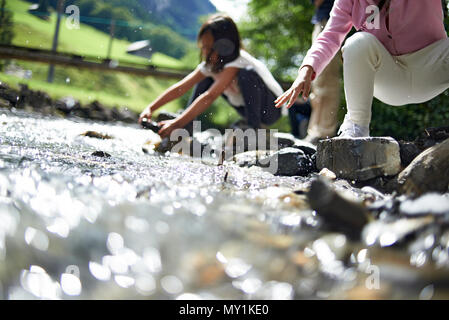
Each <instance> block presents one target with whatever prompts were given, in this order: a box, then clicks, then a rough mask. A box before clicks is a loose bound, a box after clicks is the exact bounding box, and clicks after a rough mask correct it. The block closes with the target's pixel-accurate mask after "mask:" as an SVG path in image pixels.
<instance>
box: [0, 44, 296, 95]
mask: <svg viewBox="0 0 449 320" xmlns="http://www.w3.org/2000/svg"><path fill="white" fill-rule="evenodd" d="M0 59H17V60H25V61H35V62H41V63H48V64H54V65H60V66H70V67H76V68H83V69H89V70H96V71H109V72H123V73H128V74H134V75H138V76H144V77H145V76H151V77H156V78H165V79H175V80H179V79H182V78H184V77H185V76H186V75H188V74H189V73H190V72H191V71H192V70H180V69H173V68H163V67H156V66H154V65H151V64H148V65H145V64H137V63H132V62H127V61H117V60H110V59H98V57H93V56H80V55H76V54H70V53H61V52H56V53H54V52H52V51H50V50H43V49H34V48H27V47H18V46H4V45H0ZM280 84H281V86H282V87H283V88H284V89H287V88H289V87H290V85H291V83H289V82H285V81H280Z"/></svg>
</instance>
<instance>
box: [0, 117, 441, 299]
mask: <svg viewBox="0 0 449 320" xmlns="http://www.w3.org/2000/svg"><path fill="white" fill-rule="evenodd" d="M89 130H91V131H96V132H101V133H104V134H107V135H109V136H110V137H111V138H112V139H104V140H102V139H96V138H92V137H86V136H82V135H81V134H82V133H83V132H86V131H89ZM151 135H154V134H153V133H152V132H150V131H147V130H142V129H139V128H138V126H137V125H135V126H130V125H123V124H112V125H111V124H98V123H94V122H89V121H86V120H73V119H72V120H66V119H60V118H54V117H45V116H42V115H37V114H29V113H24V112H19V111H8V110H1V111H0V298H1V299H316V298H317V299H375V298H381V299H404V298H406V299H430V298H443V299H446V298H449V291H448V290H447V286H448V285H449V277H448V276H449V272H448V266H449V260H448V247H449V231H448V230H449V229H447V228H445V227H444V226H443V227H439V228H438V230H433V229H428V230H427V231H425V232H422V233H420V234H419V235H418V236H416V237H415V238H414V239H413V240H411V241H409V242H407V243H406V244H402V245H400V246H394V247H390V245H392V244H394V242H395V241H390V243H388V245H386V246H385V245H384V246H383V248H380V246H378V245H377V244H374V243H370V242H368V243H367V241H363V240H362V241H361V242H353V241H351V240H350V239H348V238H347V237H345V236H344V235H343V234H338V233H330V232H326V231H325V230H324V229H323V228H322V221H321V220H320V217H318V216H317V215H316V214H315V212H313V211H312V210H310V208H309V206H308V203H307V201H306V197H305V196H304V195H303V194H301V192H297V193H294V192H293V191H295V190H296V191H298V190H299V191H301V190H306V189H307V188H308V186H309V184H310V180H311V177H309V178H300V177H275V176H273V175H271V174H270V173H267V172H263V171H262V170H261V169H260V168H257V167H253V168H250V169H246V168H240V167H238V166H235V165H232V164H225V165H224V166H216V165H211V164H208V163H207V161H205V162H204V163H202V162H201V161H198V160H193V159H191V158H187V157H181V156H177V155H176V156H175V155H170V156H168V155H167V156H162V155H158V154H153V155H148V154H144V153H143V152H142V145H143V144H144V143H145V141H147V140H148V138H149V137H151ZM96 151H102V152H103V153H97V154H98V155H100V156H95V155H92V154H93V153H94V152H96ZM108 155H110V157H108ZM341 188H342V190H343V189H344V191H345V192H348V193H351V194H352V195H353V196H356V197H359V198H360V199H362V200H363V199H364V198H365V197H373V195H372V194H367V193H363V192H361V191H360V190H359V189H355V188H352V187H351V186H350V185H349V184H342V186H341ZM387 238H388V235H384V242H385V241H387V242H388V241H389V240H391V236H390V238H388V239H387ZM373 242H374V241H373Z"/></svg>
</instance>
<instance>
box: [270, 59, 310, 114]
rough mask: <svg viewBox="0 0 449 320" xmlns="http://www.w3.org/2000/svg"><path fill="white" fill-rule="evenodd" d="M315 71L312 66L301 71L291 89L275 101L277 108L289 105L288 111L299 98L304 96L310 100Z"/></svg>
mask: <svg viewBox="0 0 449 320" xmlns="http://www.w3.org/2000/svg"><path fill="white" fill-rule="evenodd" d="M313 73H314V71H313V68H312V67H311V66H308V65H306V66H304V67H302V68H301V69H300V70H299V73H298V77H297V78H296V80H295V82H293V84H292V86H291V87H290V89H288V90H287V91H285V92H284V94H283V95H281V96H279V97H278V98H277V99H276V100H275V101H274V103H275V107H276V108H280V107H282V106H283V105H284V103H287V109H288V108H290V107H291V106H292V105H293V104H294V103H295V101H296V99H298V96H299V95H300V94H302V96H303V98H304V100H307V99H308V98H309V93H310V89H311V86H312V75H313Z"/></svg>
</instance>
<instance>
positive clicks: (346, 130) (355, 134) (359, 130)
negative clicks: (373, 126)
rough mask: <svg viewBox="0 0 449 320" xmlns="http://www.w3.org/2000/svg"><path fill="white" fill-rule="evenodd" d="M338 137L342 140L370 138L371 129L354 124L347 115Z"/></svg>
mask: <svg viewBox="0 0 449 320" xmlns="http://www.w3.org/2000/svg"><path fill="white" fill-rule="evenodd" d="M338 136H339V137H340V138H363V137H369V127H363V126H359V125H358V124H356V123H354V122H352V121H351V120H350V119H349V117H348V115H346V116H345V120H344V121H343V123H342V125H341V126H340V129H339V130H338Z"/></svg>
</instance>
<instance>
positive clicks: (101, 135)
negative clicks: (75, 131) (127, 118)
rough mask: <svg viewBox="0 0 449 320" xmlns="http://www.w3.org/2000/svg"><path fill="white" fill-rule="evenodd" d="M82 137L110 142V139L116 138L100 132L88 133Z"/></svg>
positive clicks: (82, 134)
mask: <svg viewBox="0 0 449 320" xmlns="http://www.w3.org/2000/svg"><path fill="white" fill-rule="evenodd" d="M80 136H84V137H89V138H95V139H101V140H110V139H114V137H112V136H110V135H108V134H105V133H100V132H96V131H86V132H84V133H81V134H80Z"/></svg>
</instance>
